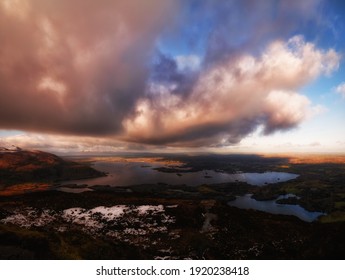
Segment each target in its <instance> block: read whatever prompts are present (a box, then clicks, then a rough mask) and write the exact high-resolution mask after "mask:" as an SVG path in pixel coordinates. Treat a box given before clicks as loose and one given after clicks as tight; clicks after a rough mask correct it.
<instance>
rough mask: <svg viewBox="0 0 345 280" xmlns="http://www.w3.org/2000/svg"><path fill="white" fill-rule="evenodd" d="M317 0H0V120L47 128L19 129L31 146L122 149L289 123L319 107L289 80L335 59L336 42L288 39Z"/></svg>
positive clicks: (298, 81)
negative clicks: (331, 46)
mask: <svg viewBox="0 0 345 280" xmlns="http://www.w3.org/2000/svg"><path fill="white" fill-rule="evenodd" d="M320 3H321V1H319V0H307V1H297V0H296V1H289V4H286V3H285V1H273V0H272V1H271V0H269V1H253V0H246V1H211V0H206V1H195V0H189V1H174V0H167V1H160V0H146V1H135V0H118V1H110V0H104V1H102V2H101V3H98V2H97V3H96V1H93V0H74V1H68V0H50V1H45V0H31V1H30V0H2V1H1V2H0V41H1V45H0V128H2V129H16V130H23V131H26V132H30V133H31V132H39V133H46V135H45V136H42V137H43V138H40V137H37V136H36V135H35V136H33V135H34V134H29V135H31V136H30V137H29V138H28V139H27V141H28V142H30V143H32V145H34V146H37V147H38V146H40V145H45V143H47V142H51V143H55V144H56V145H61V146H62V147H65V146H66V147H68V145H69V144H68V141H67V140H66V141H65V140H64V139H69V140H70V141H71V142H73V143H78V141H79V142H81V143H84V144H82V146H85V147H90V145H95V146H96V147H97V146H98V145H100V146H107V147H108V146H109V147H110V146H114V147H116V148H117V147H120V148H121V147H123V148H125V147H128V145H139V146H140V145H142V144H143V145H144V146H145V145H146V144H153V145H158V146H159V145H170V146H187V147H197V146H212V147H218V146H226V145H232V144H236V143H238V142H240V141H241V139H243V138H244V137H246V136H248V135H250V134H251V133H252V132H253V131H255V130H256V129H257V127H259V126H262V127H263V128H264V129H263V131H264V133H265V134H270V133H274V132H275V131H277V130H287V129H291V128H294V127H297V126H298V125H299V123H301V122H302V121H303V120H305V119H306V118H307V117H308V116H310V115H311V114H312V112H316V111H318V110H319V109H320V107H317V106H316V107H315V106H313V105H312V104H311V103H310V101H309V100H308V99H307V97H305V96H303V95H301V94H299V93H298V90H299V88H301V87H302V86H304V85H306V84H308V83H309V82H311V81H313V80H314V79H316V78H318V77H319V76H320V75H327V74H330V73H331V72H332V71H334V69H336V68H337V67H338V64H339V55H338V54H337V53H336V52H335V51H334V50H321V49H318V48H317V47H316V46H315V45H314V44H312V43H308V42H306V41H305V40H304V39H303V38H302V37H301V36H294V37H292V38H291V39H288V38H289V37H290V36H291V34H295V32H296V30H300V29H301V30H303V28H305V27H306V26H307V27H310V25H311V23H315V22H316V21H317V18H318V12H317V11H318V7H319V5H320ZM306 23H308V24H309V25H306ZM169 38H170V39H171V38H175V39H177V40H175V41H173V43H174V45H172V46H169V47H170V48H168V47H166V45H167V44H168V42H170V41H169V40H168V39H169ZM180 39H181V40H180ZM165 40H166V41H165ZM162 42H163V43H162ZM164 44H165V48H163V47H161V46H162V45H163V46H164ZM162 49H164V51H163V50H162ZM167 49H169V50H170V53H169V51H167ZM179 49H183V51H181V52H178V50H179ZM49 133H51V135H52V136H51V137H50V136H48V135H47V134H49ZM60 134H63V135H65V136H63V137H65V138H63V139H62V138H61V139H60V138H59V139H60V140H59V141H57V140H55V141H54V140H53V138H54V137H55V138H56V139H57V138H58V136H57V135H60ZM61 137H62V136H61ZM69 137H70V138H69ZM80 137H81V138H80ZM83 137H84V138H83ZM92 137H94V139H93V138H92ZM21 139H25V137H22V138H21ZM82 139H87V140H82ZM92 139H93V140H92ZM12 140H13V141H14V140H15V139H12ZM100 142H101V144H98V143H100ZM35 143H36V144H35ZM107 143H108V144H107ZM128 143H129V144H128ZM134 143H135V144H134ZM73 145H74V144H73ZM48 148H49V147H48ZM70 148H71V149H72V148H73V147H70ZM79 148H80V147H79ZM79 148H78V149H79Z"/></svg>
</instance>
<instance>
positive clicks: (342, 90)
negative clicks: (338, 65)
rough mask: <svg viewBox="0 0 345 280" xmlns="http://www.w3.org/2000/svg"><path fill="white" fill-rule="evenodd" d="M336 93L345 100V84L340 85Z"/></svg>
mask: <svg viewBox="0 0 345 280" xmlns="http://www.w3.org/2000/svg"><path fill="white" fill-rule="evenodd" d="M335 91H336V92H337V93H339V94H340V95H341V96H342V97H343V98H345V82H344V83H341V84H340V85H338V86H337V87H336V89H335Z"/></svg>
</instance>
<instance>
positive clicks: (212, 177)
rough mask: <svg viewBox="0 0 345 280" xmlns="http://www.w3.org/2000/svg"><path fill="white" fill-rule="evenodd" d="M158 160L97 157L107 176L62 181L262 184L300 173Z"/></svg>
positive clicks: (193, 184)
mask: <svg viewBox="0 0 345 280" xmlns="http://www.w3.org/2000/svg"><path fill="white" fill-rule="evenodd" d="M161 166H163V164H162V165H159V164H152V168H146V167H145V168H143V165H142V163H140V162H102V161H97V162H95V163H94V165H93V167H94V168H95V169H97V170H99V171H102V172H107V173H108V176H106V177H100V178H93V179H85V180H74V181H68V182H63V183H68V184H86V185H89V186H90V185H111V186H131V185H138V184H157V183H165V184H171V185H183V184H185V185H189V186H198V185H202V184H219V183H228V182H246V183H248V184H250V185H255V186H263V185H266V184H274V183H279V182H285V181H289V180H292V179H295V178H297V177H298V176H299V175H297V174H292V173H286V172H264V173H236V174H228V173H223V172H216V171H214V170H204V171H198V172H186V173H165V172H160V171H157V170H155V169H153V168H155V167H161Z"/></svg>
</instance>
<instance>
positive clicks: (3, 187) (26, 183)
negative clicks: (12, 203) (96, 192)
mask: <svg viewBox="0 0 345 280" xmlns="http://www.w3.org/2000/svg"><path fill="white" fill-rule="evenodd" d="M104 175H105V174H104V173H103V172H100V171H97V170H95V169H93V168H91V167H90V166H88V165H86V164H81V163H77V162H72V161H66V160H64V159H62V158H61V157H58V156H56V155H54V154H51V153H46V152H42V151H28V150H22V149H20V148H16V149H11V150H10V149H2V150H0V195H6V194H7V195H11V194H16V193H17V194H18V193H22V192H25V191H34V190H44V189H47V188H49V187H50V186H51V185H53V184H54V183H56V182H59V181H66V180H77V179H84V178H93V177H99V176H104Z"/></svg>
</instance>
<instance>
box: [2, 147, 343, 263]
mask: <svg viewBox="0 0 345 280" xmlns="http://www.w3.org/2000/svg"><path fill="white" fill-rule="evenodd" d="M248 159H250V160H248ZM130 160H132V161H133V160H134V159H133V158H131V159H130ZM169 161H170V162H171V163H172V164H171V166H170V167H166V168H168V169H171V170H166V171H167V172H172V170H174V171H176V173H178V174H182V176H183V173H184V172H189V171H190V169H193V170H215V169H217V170H218V169H221V170H222V172H240V171H247V172H248V171H250V170H253V171H256V172H258V171H261V172H262V171H267V170H274V171H282V170H284V171H286V170H288V172H295V173H297V174H300V176H299V177H298V178H297V179H296V180H292V181H287V182H278V183H276V184H274V185H269V184H268V185H265V186H263V187H254V186H250V185H248V184H246V183H244V182H232V183H223V184H204V185H200V186H187V185H172V184H162V183H161V184H146V185H143V184H142V185H140V184H138V185H136V186H125V187H114V186H87V188H88V190H89V191H87V192H81V193H66V192H62V191H59V188H61V187H63V186H61V185H59V183H58V182H57V181H60V180H66V179H67V178H68V179H74V178H82V177H88V176H101V175H104V174H103V173H101V172H99V171H96V170H93V169H92V167H90V166H88V165H85V162H83V163H80V162H79V163H73V162H69V161H66V160H63V159H61V158H59V157H56V156H54V155H52V154H47V153H44V152H38V151H35V152H33V151H14V152H5V153H3V154H2V156H1V161H0V162H1V169H2V171H1V172H3V173H2V175H4V176H5V177H3V176H2V177H1V178H2V180H4V181H3V182H5V183H3V185H4V186H5V188H4V191H3V192H2V193H1V192H0V259H344V257H345V241H344V238H343V236H344V234H345V222H344V210H345V209H344V204H345V203H344V197H345V196H344V195H345V187H344V185H343V182H344V166H345V165H344V163H343V162H341V161H340V162H336V163H332V162H331V161H326V162H324V161H317V162H306V161H305V160H298V161H296V162H293V161H292V160H291V159H289V158H286V157H275V158H264V157H259V156H244V157H241V156H213V155H211V156H209V157H207V156H200V157H199V158H198V157H185V156H170V157H169ZM148 162H150V160H148ZM177 162H183V163H184V164H182V165H181V164H180V165H179V166H177V165H176V163H177ZM217 162H218V163H217ZM219 162H221V163H219ZM32 170H37V171H36V173H34V174H35V175H32V174H31V171H32ZM160 171H162V172H163V171H164V170H160ZM21 175H23V176H21ZM74 176H75V177H74ZM16 180H19V181H16ZM41 183H45V184H47V185H49V187H47V188H46V189H44V191H42V189H35V188H32V189H27V190H26V191H24V192H23V191H13V188H14V189H16V185H17V184H32V185H33V186H34V185H35V184H41ZM56 186H58V187H56ZM67 187H68V188H70V189H76V190H78V189H83V188H85V186H82V185H67ZM38 190H40V191H38ZM246 193H253V197H255V198H256V199H257V200H268V199H272V198H277V197H278V196H279V195H281V194H290V193H291V194H295V195H296V196H297V195H298V199H297V198H296V197H289V198H286V199H282V200H281V201H280V203H286V204H299V205H302V206H303V207H305V208H308V209H310V210H318V211H324V212H326V213H327V215H326V216H324V217H322V218H321V219H319V220H318V221H316V222H312V223H307V222H303V221H301V220H299V219H298V218H296V217H293V216H286V215H273V214H269V213H263V212H260V211H255V210H243V209H237V208H235V207H230V206H229V205H228V202H229V201H231V200H233V199H235V198H236V196H241V195H244V194H246Z"/></svg>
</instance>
